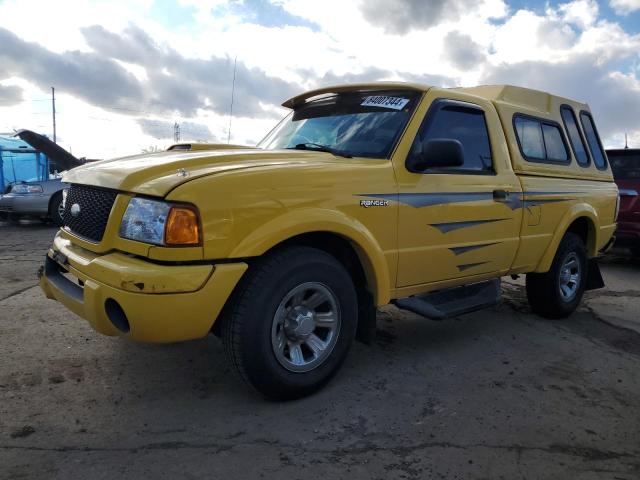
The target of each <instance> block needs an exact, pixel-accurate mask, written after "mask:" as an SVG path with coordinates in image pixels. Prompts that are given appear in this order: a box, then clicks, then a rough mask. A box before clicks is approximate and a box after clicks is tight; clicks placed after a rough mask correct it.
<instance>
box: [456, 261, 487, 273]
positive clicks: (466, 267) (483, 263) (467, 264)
mask: <svg viewBox="0 0 640 480" xmlns="http://www.w3.org/2000/svg"><path fill="white" fill-rule="evenodd" d="M487 263H489V262H480V263H466V264H464V265H458V270H460V271H461V272H464V271H465V270H469V269H470V268H473V267H477V266H480V265H486V264H487Z"/></svg>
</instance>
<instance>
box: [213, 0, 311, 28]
mask: <svg viewBox="0 0 640 480" xmlns="http://www.w3.org/2000/svg"><path fill="white" fill-rule="evenodd" d="M211 13H212V14H213V15H214V16H225V15H227V14H229V13H231V14H233V15H237V16H239V17H240V18H241V19H242V20H243V21H244V22H246V23H254V24H256V25H261V26H263V27H267V28H282V27H283V26H286V25H289V26H293V27H306V28H309V29H311V30H313V31H314V32H317V31H320V26H319V25H318V24H317V23H315V22H312V21H310V20H307V19H306V18H303V17H298V16H297V15H293V14H291V13H289V12H288V11H287V10H285V9H284V7H283V6H282V5H279V4H277V3H275V2H270V1H269V0H231V1H230V2H229V3H228V4H226V5H219V6H218V7H216V8H214V9H213V10H212V12H211Z"/></svg>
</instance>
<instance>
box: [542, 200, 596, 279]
mask: <svg viewBox="0 0 640 480" xmlns="http://www.w3.org/2000/svg"><path fill="white" fill-rule="evenodd" d="M597 225H599V218H598V213H597V212H596V210H595V209H594V208H593V207H592V206H591V205H588V204H577V205H574V206H573V207H572V208H571V209H569V210H568V211H567V212H566V213H565V215H564V216H563V217H562V219H561V220H560V222H559V223H558V227H557V228H556V230H555V232H554V234H553V237H552V238H551V242H550V243H549V246H548V247H547V249H546V250H545V253H544V255H543V256H542V258H541V260H540V262H539V263H538V266H537V267H536V269H535V270H534V271H535V272H538V273H540V272H547V271H549V269H550V268H551V264H552V262H553V258H554V257H555V255H556V252H557V250H558V247H559V246H560V242H561V241H562V239H563V237H564V236H565V234H566V233H567V232H572V233H575V234H576V235H578V236H579V237H580V238H582V240H583V241H584V244H585V247H586V249H587V257H588V258H593V257H595V256H597V254H598V251H597V245H598V244H599V243H598V235H599V229H598V227H597Z"/></svg>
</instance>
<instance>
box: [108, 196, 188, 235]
mask: <svg viewBox="0 0 640 480" xmlns="http://www.w3.org/2000/svg"><path fill="white" fill-rule="evenodd" d="M199 223H200V222H199V221H198V214H197V213H196V211H195V210H194V209H193V208H191V207H186V206H184V205H174V204H171V203H167V202H163V201H160V200H151V199H148V198H132V199H131V201H130V202H129V205H128V206H127V210H126V211H125V212H124V216H123V217H122V223H121V224H120V236H121V237H122V238H128V239H129V240H137V241H138V242H145V243H152V244H154V245H166V246H193V245H199V244H200V227H199Z"/></svg>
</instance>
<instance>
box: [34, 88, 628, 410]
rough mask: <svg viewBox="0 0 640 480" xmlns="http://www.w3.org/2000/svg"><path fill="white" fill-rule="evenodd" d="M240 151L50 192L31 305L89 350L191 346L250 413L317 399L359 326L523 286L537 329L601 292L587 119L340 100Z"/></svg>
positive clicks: (301, 101)
mask: <svg viewBox="0 0 640 480" xmlns="http://www.w3.org/2000/svg"><path fill="white" fill-rule="evenodd" d="M283 105H284V106H285V107H287V108H289V109H290V110H291V112H290V113H289V115H288V116H287V117H286V118H284V119H283V120H282V121H281V122H280V123H279V124H278V125H277V126H276V127H275V128H274V129H273V130H272V131H271V132H270V133H269V134H268V135H267V136H266V137H265V138H264V140H263V141H262V142H260V143H259V144H258V145H257V146H256V147H255V148H247V147H243V148H240V147H224V146H216V145H209V146H197V145H191V144H183V145H180V146H176V147H173V148H170V149H169V150H168V151H167V152H162V153H158V154H153V155H142V156H136V157H129V158H126V159H115V160H109V161H103V162H97V163H95V164H92V165H86V166H82V167H79V168H76V169H74V170H72V171H70V172H68V173H67V174H66V175H65V177H64V181H65V182H67V183H69V184H70V188H69V189H68V192H67V194H66V201H65V205H64V213H63V220H64V222H63V223H64V226H63V227H62V229H61V230H60V231H59V232H58V234H57V236H56V238H55V239H54V243H53V245H52V247H51V249H50V251H49V253H48V255H47V258H46V261H45V266H44V268H43V272H42V275H41V280H40V283H41V286H42V289H43V291H44V292H45V294H46V295H47V297H49V298H51V299H55V300H57V301H60V302H62V303H63V304H64V305H66V306H67V307H68V308H69V309H70V310H71V311H72V312H74V313H76V314H77V315H78V316H80V317H83V318H85V319H86V320H87V321H89V323H90V324H91V325H92V326H93V327H94V328H95V329H96V330H98V331H99V332H101V333H104V334H107V335H120V336H125V337H128V338H132V339H134V340H140V341H151V342H174V341H181V340H188V339H193V338H200V337H202V336H205V335H207V334H208V333H210V332H213V333H214V334H216V335H218V336H220V337H221V338H222V339H223V343H224V345H225V350H226V352H227V355H228V358H229V360H230V362H231V363H232V364H233V365H234V366H235V367H236V369H237V371H238V372H239V374H240V376H241V377H242V378H243V379H245V380H246V381H247V382H248V383H249V384H250V385H252V386H253V387H255V388H256V389H257V390H258V391H260V392H262V393H263V394H265V395H267V396H270V397H274V398H295V397H299V396H302V395H306V394H309V393H312V392H314V391H316V390H317V389H319V388H321V387H322V386H323V385H324V384H325V383H326V382H327V381H329V379H330V378H331V376H332V375H333V374H334V373H335V372H336V371H337V370H338V368H339V366H340V364H341V363H342V361H343V360H344V358H345V357H346V355H347V352H348V350H349V346H350V344H351V342H352V340H353V339H354V338H355V337H356V336H358V337H359V338H362V339H365V340H366V339H367V338H368V337H369V334H370V333H371V331H372V330H373V329H374V328H375V308H376V307H378V306H382V305H385V304H388V303H390V302H392V303H395V304H396V305H397V306H398V307H399V308H404V309H407V310H411V311H414V312H417V313H420V314H421V315H423V316H425V317H426V318H430V319H434V320H442V319H444V318H448V317H452V316H456V315H460V314H462V313H467V312H470V311H473V310H474V309H477V308H481V307H486V306H488V305H492V304H495V303H496V302H497V301H498V299H499V296H500V287H499V284H500V278H501V277H502V276H505V275H516V274H526V275H527V294H528V298H529V301H530V303H531V306H532V308H533V310H534V311H535V312H536V313H538V314H540V315H541V316H545V317H549V318H563V317H567V316H569V315H570V314H571V313H572V312H573V311H574V310H575V308H576V307H577V305H578V304H579V302H580V300H581V298H582V295H583V293H584V291H585V290H586V289H588V288H597V287H599V286H602V279H601V277H600V275H599V270H598V268H597V262H596V258H597V256H598V255H599V253H600V252H602V251H604V250H605V249H606V248H608V246H609V245H610V244H611V241H612V235H613V232H614V230H615V228H616V225H615V221H616V215H617V195H618V190H617V187H616V185H615V183H614V182H613V178H612V175H611V169H610V167H609V165H608V163H607V159H606V155H605V153H604V150H603V149H602V144H601V141H600V138H599V136H598V132H597V129H596V126H595V123H594V120H593V117H592V115H591V113H590V111H589V107H588V106H587V105H586V104H583V103H580V102H576V101H573V100H570V99H566V98H561V97H558V96H554V95H551V94H548V93H545V92H539V91H534V90H529V89H524V88H519V87H513V86H508V85H501V86H482V87H475V88H460V89H441V88H435V87H429V86H423V85H416V84H405V83H374V84H353V85H340V86H333V87H327V88H322V89H318V90H314V91H310V92H306V93H304V94H301V95H299V96H296V97H293V98H291V99H289V100H287V101H286V102H285V103H284V104H283Z"/></svg>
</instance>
